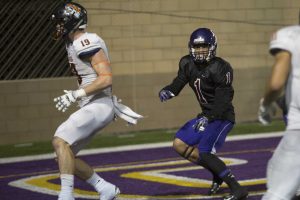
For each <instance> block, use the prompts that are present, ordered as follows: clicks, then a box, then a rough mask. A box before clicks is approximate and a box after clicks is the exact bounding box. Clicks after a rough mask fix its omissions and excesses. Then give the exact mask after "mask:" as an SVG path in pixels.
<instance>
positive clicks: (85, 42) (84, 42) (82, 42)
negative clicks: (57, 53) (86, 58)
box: [80, 39, 91, 47]
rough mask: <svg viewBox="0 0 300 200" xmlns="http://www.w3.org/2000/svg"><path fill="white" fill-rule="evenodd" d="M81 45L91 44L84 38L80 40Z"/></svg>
mask: <svg viewBox="0 0 300 200" xmlns="http://www.w3.org/2000/svg"><path fill="white" fill-rule="evenodd" d="M80 42H81V45H82V46H83V47H84V46H85V45H89V44H91V42H90V41H89V40H88V39H85V40H81V41H80Z"/></svg>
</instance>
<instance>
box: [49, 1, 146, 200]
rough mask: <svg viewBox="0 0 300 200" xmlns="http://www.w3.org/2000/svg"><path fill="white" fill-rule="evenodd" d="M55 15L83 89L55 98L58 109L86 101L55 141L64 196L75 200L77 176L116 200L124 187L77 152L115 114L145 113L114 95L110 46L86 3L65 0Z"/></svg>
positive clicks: (58, 34) (106, 199)
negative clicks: (91, 27)
mask: <svg viewBox="0 0 300 200" xmlns="http://www.w3.org/2000/svg"><path fill="white" fill-rule="evenodd" d="M51 19H52V22H53V23H54V32H53V38H54V39H60V38H62V39H63V40H64V41H65V43H66V49H67V52H68V60H69V63H70V67H71V68H72V71H73V73H74V74H75V75H76V76H77V78H78V86H79V89H78V90H73V91H72V90H64V92H65V94H63V95H61V96H59V97H57V98H55V99H54V101H55V102H56V108H57V109H58V110H59V111H62V112H65V111H66V110H67V109H68V107H69V106H70V105H71V104H72V103H75V102H76V101H78V103H79V106H80V109H79V110H78V111H76V112H74V113H73V114H72V115H71V116H70V117H69V118H68V119H67V120H66V121H65V122H64V123H62V124H61V125H60V126H59V127H58V129H57V130H56V132H55V135H54V138H53V142H52V144H53V147H54V150H55V153H56V155H57V161H58V166H59V171H60V179H61V191H60V193H59V197H58V199H59V200H74V194H73V185H74V175H75V176H77V177H79V178H80V179H82V180H85V181H86V182H87V183H89V184H90V185H92V186H93V187H94V188H95V190H96V191H97V192H98V193H99V194H100V200H112V199H115V198H116V197H117V196H118V194H119V193H120V190H119V188H118V187H116V186H115V185H113V184H111V183H109V182H107V181H105V180H104V179H103V178H101V177H100V176H99V175H97V174H96V173H95V172H94V170H93V169H92V167H91V166H89V165H88V164H87V163H86V162H84V161H83V160H81V159H79V158H77V157H76V154H77V153H78V151H79V150H81V149H82V148H83V147H84V146H85V145H86V144H87V143H88V142H89V141H90V139H91V138H92V137H93V135H94V134H95V133H96V132H98V131H99V130H101V129H102V128H104V127H105V126H106V125H107V124H109V123H110V122H111V121H112V120H113V119H114V116H115V114H116V115H118V116H120V117H122V116H123V117H122V118H123V119H124V118H125V120H127V121H128V122H130V123H133V124H134V123H136V120H137V119H138V118H141V116H140V115H138V114H136V113H134V112H133V111H132V110H130V109H129V108H128V107H126V106H124V105H122V104H120V103H118V102H117V99H116V97H115V96H112V70H111V67H110V61H109V57H108V51H107V48H106V45H105V43H104V41H103V40H102V39H101V38H100V37H99V36H98V35H97V34H93V33H87V32H86V30H85V29H86V26H87V12H86V10H85V8H84V7H83V6H81V5H80V4H77V3H65V4H62V5H61V6H59V7H57V8H56V9H55V10H54V12H53V14H52V17H51ZM123 111H124V112H123ZM131 116H132V117H131Z"/></svg>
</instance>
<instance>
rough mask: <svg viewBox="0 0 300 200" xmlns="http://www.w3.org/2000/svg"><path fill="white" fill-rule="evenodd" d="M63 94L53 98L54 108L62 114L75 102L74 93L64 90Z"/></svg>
mask: <svg viewBox="0 0 300 200" xmlns="http://www.w3.org/2000/svg"><path fill="white" fill-rule="evenodd" d="M64 92H65V94H64V95H61V96H59V97H56V98H54V102H56V105H55V107H56V108H57V109H58V110H59V111H62V112H65V111H66V110H67V109H68V108H69V107H70V105H71V104H72V103H74V102H76V97H75V96H74V91H71V90H64Z"/></svg>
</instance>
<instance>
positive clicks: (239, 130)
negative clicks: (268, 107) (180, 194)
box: [0, 121, 284, 158]
mask: <svg viewBox="0 0 300 200" xmlns="http://www.w3.org/2000/svg"><path fill="white" fill-rule="evenodd" d="M176 130H177V129H170V130H152V131H139V132H131V133H127V134H124V133H123V134H111V135H99V136H96V137H95V138H94V139H93V140H92V142H91V143H90V144H89V145H88V146H87V148H86V149H88V148H99V147H114V146H122V145H129V144H146V143H154V142H166V141H172V140H173V137H174V134H175V132H176ZM283 130H284V123H283V122H282V121H274V122H272V124H271V125H269V126H263V125H261V124H259V123H257V122H253V123H240V124H236V126H235V127H234V128H233V130H232V131H231V132H230V135H241V134H249V133H253V134H255V133H264V132H274V131H283ZM51 152H53V149H52V146H51V141H47V142H34V143H28V144H17V145H2V146H0V158H3V157H14V156H24V155H37V154H44V153H51Z"/></svg>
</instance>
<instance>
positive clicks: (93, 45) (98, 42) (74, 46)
mask: <svg viewBox="0 0 300 200" xmlns="http://www.w3.org/2000/svg"><path fill="white" fill-rule="evenodd" d="M66 48H67V52H68V59H69V63H70V67H71V69H72V72H73V74H75V75H76V76H77V78H78V87H79V88H84V87H86V86H87V85H89V84H91V83H92V82H93V81H94V80H95V79H96V78H97V77H98V75H97V73H96V71H95V70H94V69H93V67H92V65H91V63H90V62H89V61H88V60H82V59H80V57H81V56H84V55H89V54H91V53H93V52H97V51H99V50H100V49H102V50H103V51H104V53H105V55H106V57H107V58H108V59H109V56H108V51H107V47H106V45H105V42H104V41H103V40H102V39H101V38H100V37H99V36H98V35H97V34H94V33H85V34H83V35H81V36H80V37H79V38H77V39H76V40H74V41H73V42H72V43H70V44H68V45H67V46H66ZM111 90H112V89H111V87H109V88H106V89H104V90H102V91H101V92H99V93H98V94H94V95H89V96H87V97H83V98H82V99H81V100H80V101H79V105H80V107H82V106H84V105H85V104H87V103H89V102H90V101H92V100H94V99H98V98H101V97H104V96H105V97H107V96H109V97H111V95H112V92H111Z"/></svg>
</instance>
